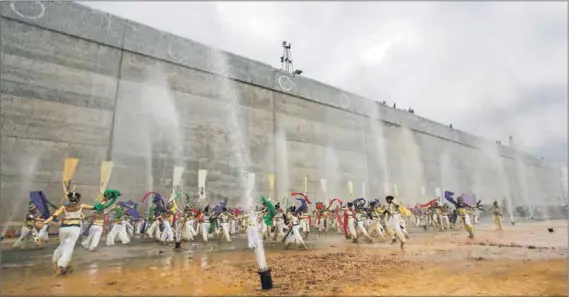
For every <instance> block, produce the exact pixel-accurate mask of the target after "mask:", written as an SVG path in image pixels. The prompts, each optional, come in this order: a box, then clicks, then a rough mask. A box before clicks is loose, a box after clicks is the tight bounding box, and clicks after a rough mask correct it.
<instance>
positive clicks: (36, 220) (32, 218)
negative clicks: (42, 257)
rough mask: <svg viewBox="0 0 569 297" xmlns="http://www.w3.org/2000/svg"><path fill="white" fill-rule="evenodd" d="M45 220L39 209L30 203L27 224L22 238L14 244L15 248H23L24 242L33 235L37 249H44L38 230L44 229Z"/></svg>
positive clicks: (23, 228) (23, 229)
mask: <svg viewBox="0 0 569 297" xmlns="http://www.w3.org/2000/svg"><path fill="white" fill-rule="evenodd" d="M42 222H43V219H41V218H40V213H39V211H38V209H37V207H36V206H35V205H34V204H33V203H31V202H30V207H29V211H28V214H27V215H26V221H25V224H24V225H23V226H22V229H21V231H20V238H18V240H16V242H15V243H14V247H15V248H18V247H21V246H22V244H23V242H24V240H25V239H26V238H27V237H28V236H29V235H30V234H31V235H32V237H33V239H34V243H35V244H36V246H37V248H42V247H43V244H42V241H41V238H40V236H39V233H38V231H37V230H36V228H42V227H43V226H42Z"/></svg>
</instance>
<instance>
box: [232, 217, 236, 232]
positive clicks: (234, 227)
mask: <svg viewBox="0 0 569 297" xmlns="http://www.w3.org/2000/svg"><path fill="white" fill-rule="evenodd" d="M236 227H237V221H235V220H232V221H231V234H235V231H236V230H235V229H236Z"/></svg>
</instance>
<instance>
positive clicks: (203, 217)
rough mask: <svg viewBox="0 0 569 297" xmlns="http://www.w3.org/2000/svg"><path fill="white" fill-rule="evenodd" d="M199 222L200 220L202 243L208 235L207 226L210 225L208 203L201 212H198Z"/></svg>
mask: <svg viewBox="0 0 569 297" xmlns="http://www.w3.org/2000/svg"><path fill="white" fill-rule="evenodd" d="M199 222H200V227H201V228H200V233H201V235H202V240H203V242H204V243H207V239H208V237H209V226H210V222H209V205H208V206H206V207H205V208H204V210H203V212H201V213H200V218H199Z"/></svg>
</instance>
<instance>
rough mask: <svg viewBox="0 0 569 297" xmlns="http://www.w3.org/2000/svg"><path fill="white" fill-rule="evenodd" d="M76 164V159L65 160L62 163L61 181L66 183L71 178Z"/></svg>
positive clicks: (77, 160) (77, 161)
mask: <svg viewBox="0 0 569 297" xmlns="http://www.w3.org/2000/svg"><path fill="white" fill-rule="evenodd" d="M77 163H79V159H77V158H65V162H64V163H63V181H64V182H67V181H70V180H71V178H73V174H74V173H75V168H76V167H77Z"/></svg>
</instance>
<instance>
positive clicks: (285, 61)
mask: <svg viewBox="0 0 569 297" xmlns="http://www.w3.org/2000/svg"><path fill="white" fill-rule="evenodd" d="M282 47H283V55H282V56H281V71H285V72H286V73H291V74H292V75H301V74H302V70H300V69H297V70H294V66H293V63H292V53H291V52H290V49H291V47H292V44H291V43H290V42H289V43H287V42H286V40H285V41H283V43H282Z"/></svg>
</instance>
